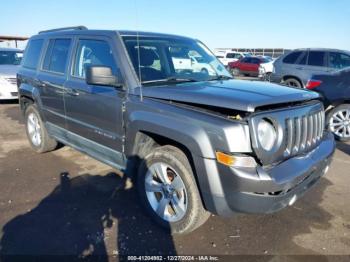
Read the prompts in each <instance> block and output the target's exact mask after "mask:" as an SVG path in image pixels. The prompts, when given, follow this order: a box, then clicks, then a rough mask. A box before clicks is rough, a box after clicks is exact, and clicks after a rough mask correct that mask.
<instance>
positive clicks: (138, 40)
mask: <svg viewBox="0 0 350 262" xmlns="http://www.w3.org/2000/svg"><path fill="white" fill-rule="evenodd" d="M134 3H135V15H136V19H135V22H136V42H137V62H138V72H137V73H138V74H139V80H140V100H141V101H143V92H142V76H141V61H140V57H141V55H140V36H139V30H138V29H139V21H138V8H137V0H135V1H134Z"/></svg>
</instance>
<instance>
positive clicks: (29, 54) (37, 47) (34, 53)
mask: <svg viewBox="0 0 350 262" xmlns="http://www.w3.org/2000/svg"><path fill="white" fill-rule="evenodd" d="M43 43H44V40H43V39H36V40H30V42H29V44H28V48H27V50H26V52H25V55H24V60H23V66H24V67H26V68H30V69H36V68H37V66H38V64H39V59H40V54H41V49H42V47H43Z"/></svg>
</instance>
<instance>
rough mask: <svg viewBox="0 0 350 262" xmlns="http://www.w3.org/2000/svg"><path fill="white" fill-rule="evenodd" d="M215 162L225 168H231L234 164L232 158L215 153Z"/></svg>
mask: <svg viewBox="0 0 350 262" xmlns="http://www.w3.org/2000/svg"><path fill="white" fill-rule="evenodd" d="M216 160H217V161H218V162H219V163H221V164H224V165H226V166H232V165H233V164H234V163H235V158H234V157H233V156H230V155H227V154H225V153H222V152H216Z"/></svg>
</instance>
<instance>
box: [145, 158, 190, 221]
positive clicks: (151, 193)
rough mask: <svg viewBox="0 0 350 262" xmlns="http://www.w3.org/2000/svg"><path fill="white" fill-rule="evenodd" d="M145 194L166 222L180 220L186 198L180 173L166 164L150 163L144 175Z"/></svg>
mask: <svg viewBox="0 0 350 262" xmlns="http://www.w3.org/2000/svg"><path fill="white" fill-rule="evenodd" d="M145 189H146V196H147V200H148V202H149V204H150V205H151V207H152V209H153V210H154V211H155V212H156V214H157V215H158V216H159V217H161V218H162V219H164V220H166V221H168V222H176V221H179V220H181V219H182V218H183V217H184V216H185V214H186V211H187V205H188V198H187V192H186V188H185V184H184V182H183V180H182V178H181V177H180V175H179V174H178V173H177V172H176V171H175V170H174V169H173V168H172V167H171V166H169V165H168V164H166V163H162V162H156V163H154V164H152V165H151V166H150V167H149V168H148V171H147V173H146V176H145Z"/></svg>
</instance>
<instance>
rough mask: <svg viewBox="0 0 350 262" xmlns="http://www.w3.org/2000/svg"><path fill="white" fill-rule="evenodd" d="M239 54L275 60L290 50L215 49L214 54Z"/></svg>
mask: <svg viewBox="0 0 350 262" xmlns="http://www.w3.org/2000/svg"><path fill="white" fill-rule="evenodd" d="M230 51H233V52H239V53H250V54H252V55H261V56H270V57H272V58H277V57H279V56H281V55H283V54H284V53H286V52H289V51H290V49H284V48H215V50H214V52H215V53H219V52H230Z"/></svg>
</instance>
